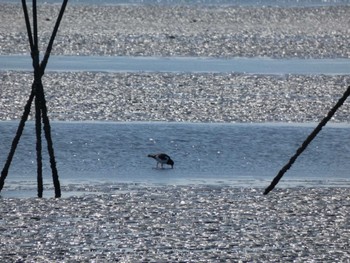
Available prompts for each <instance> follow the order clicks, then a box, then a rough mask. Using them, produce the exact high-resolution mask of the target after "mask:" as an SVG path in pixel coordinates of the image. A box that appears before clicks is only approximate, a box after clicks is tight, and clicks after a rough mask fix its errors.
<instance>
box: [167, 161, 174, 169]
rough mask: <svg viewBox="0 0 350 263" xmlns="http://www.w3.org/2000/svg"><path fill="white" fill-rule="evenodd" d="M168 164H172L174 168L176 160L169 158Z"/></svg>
mask: <svg viewBox="0 0 350 263" xmlns="http://www.w3.org/2000/svg"><path fill="white" fill-rule="evenodd" d="M166 164H169V165H171V168H174V161H173V160H171V159H169V160H168V162H167V163H166Z"/></svg>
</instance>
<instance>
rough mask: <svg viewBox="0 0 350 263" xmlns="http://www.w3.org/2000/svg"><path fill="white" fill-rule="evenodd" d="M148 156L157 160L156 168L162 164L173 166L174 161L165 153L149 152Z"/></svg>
mask: <svg viewBox="0 0 350 263" xmlns="http://www.w3.org/2000/svg"><path fill="white" fill-rule="evenodd" d="M148 157H151V158H153V159H155V160H156V161H157V168H158V167H159V164H160V167H161V168H162V169H163V164H168V165H170V166H171V168H174V161H173V160H171V158H170V156H169V155H167V154H165V153H157V154H149V155H148Z"/></svg>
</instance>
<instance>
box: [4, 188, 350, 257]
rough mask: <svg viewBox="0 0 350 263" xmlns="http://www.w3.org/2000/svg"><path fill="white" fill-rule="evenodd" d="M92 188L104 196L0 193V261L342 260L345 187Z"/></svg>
mask: <svg viewBox="0 0 350 263" xmlns="http://www.w3.org/2000/svg"><path fill="white" fill-rule="evenodd" d="M82 190H83V189H82ZM85 190H86V189H85ZM89 190H90V191H91V190H92V189H89ZM95 190H97V191H101V190H102V191H104V192H105V194H98V193H95V194H91V195H87V196H83V197H74V196H72V197H68V198H61V199H50V198H49V199H45V198H44V199H36V198H13V199H12V198H4V199H0V201H1V202H0V209H1V216H0V233H1V235H0V244H1V245H0V252H1V253H0V260H1V261H2V262H348V261H349V259H350V253H349V251H350V250H349V248H350V219H349V208H350V206H349V205H350V190H349V188H319V189H314V188H293V189H279V190H275V191H273V192H271V193H270V194H269V195H267V196H264V195H262V192H263V189H256V188H255V189H249V188H246V189H241V188H234V187H227V186H164V187H145V186H144V187H142V186H130V185H129V186H127V185H115V186H104V187H102V189H95Z"/></svg>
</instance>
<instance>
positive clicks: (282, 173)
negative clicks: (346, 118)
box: [264, 86, 350, 195]
mask: <svg viewBox="0 0 350 263" xmlns="http://www.w3.org/2000/svg"><path fill="white" fill-rule="evenodd" d="M349 95H350V86H349V87H348V89H347V90H346V91H345V93H344V95H343V96H342V97H341V98H340V99H339V101H338V102H337V104H335V106H334V107H333V108H332V109H331V110H330V111H329V112H328V114H327V116H326V117H325V118H324V119H323V120H322V121H321V122H320V123H319V124H318V125H317V127H316V128H315V129H314V130H313V132H312V133H311V134H310V135H309V136H308V137H307V138H306V140H305V141H304V142H303V144H302V145H301V146H300V147H299V148H298V150H297V151H296V153H295V154H294V155H293V156H292V158H290V160H289V162H288V163H287V164H286V165H285V166H284V167H283V168H282V169H281V170H280V171H279V173H278V174H277V176H276V177H275V178H274V179H273V181H272V182H271V184H270V185H269V187H267V188H266V189H265V192H264V195H267V194H268V193H269V192H270V191H271V190H273V189H274V188H275V186H276V185H277V184H278V182H279V181H280V180H281V178H282V176H283V175H284V174H285V173H286V172H287V171H288V169H289V168H290V167H291V166H292V165H293V163H294V162H295V161H296V159H297V158H298V156H299V155H300V154H302V152H303V151H304V150H305V149H306V147H307V146H308V145H309V144H310V142H311V141H312V140H313V139H314V138H315V137H316V135H317V134H318V133H319V132H320V131H321V130H322V128H323V126H325V125H326V124H327V122H328V121H329V120H330V119H331V118H332V117H333V115H334V114H335V112H336V111H337V110H338V108H339V107H340V106H342V105H343V103H344V102H345V100H346V99H347V97H349Z"/></svg>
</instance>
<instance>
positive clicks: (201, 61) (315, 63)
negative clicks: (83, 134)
mask: <svg viewBox="0 0 350 263" xmlns="http://www.w3.org/2000/svg"><path fill="white" fill-rule="evenodd" d="M0 70H1V71H4V70H15V71H32V63H31V58H30V56H23V55H19V56H15V55H10V56H0ZM46 71H56V72H77V71H89V72H140V71H142V72H176V73H178V72H200V73H208V72H210V73H213V72H218V73H227V72H239V73H248V74H273V75H283V74H301V75H319V74H324V75H347V74H348V73H349V72H350V59H271V58H262V57H261V58H239V57H237V58H230V59H219V58H205V57H201V58H198V57H197V58H196V57H120V56H52V57H51V58H50V63H49V64H48V66H47V70H46Z"/></svg>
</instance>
